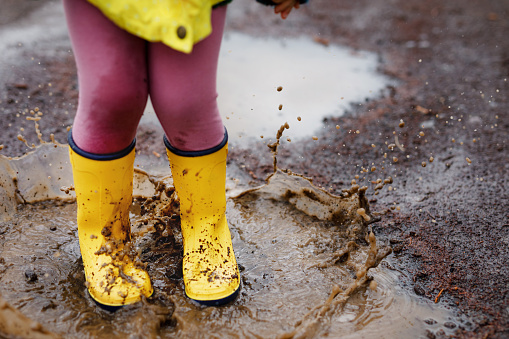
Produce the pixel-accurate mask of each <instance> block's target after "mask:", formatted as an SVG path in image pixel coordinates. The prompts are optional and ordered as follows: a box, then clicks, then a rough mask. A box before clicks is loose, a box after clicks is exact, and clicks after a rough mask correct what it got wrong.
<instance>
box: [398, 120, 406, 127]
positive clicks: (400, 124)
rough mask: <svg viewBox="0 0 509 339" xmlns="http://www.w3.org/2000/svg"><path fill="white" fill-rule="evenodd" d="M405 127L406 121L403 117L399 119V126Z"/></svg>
mask: <svg viewBox="0 0 509 339" xmlns="http://www.w3.org/2000/svg"><path fill="white" fill-rule="evenodd" d="M403 127H405V122H404V121H403V119H401V120H400V121H399V128H403Z"/></svg>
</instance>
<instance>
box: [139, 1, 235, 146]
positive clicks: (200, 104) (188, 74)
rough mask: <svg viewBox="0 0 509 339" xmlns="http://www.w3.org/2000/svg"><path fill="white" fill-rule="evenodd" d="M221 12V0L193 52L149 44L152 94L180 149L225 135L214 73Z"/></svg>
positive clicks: (217, 141)
mask: <svg viewBox="0 0 509 339" xmlns="http://www.w3.org/2000/svg"><path fill="white" fill-rule="evenodd" d="M225 16H226V7H225V6H223V7H219V8H217V9H214V10H213V11H212V34H211V35H210V36H208V37H207V38H206V39H204V40H203V41H200V42H199V43H197V44H196V45H195V46H194V48H193V51H192V53H191V54H184V53H181V52H177V51H175V50H173V49H171V48H169V47H167V46H165V45H163V44H161V43H151V44H149V52H148V53H149V55H148V59H149V81H150V98H151V100H152V104H153V105H154V109H155V111H156V114H157V116H158V118H159V121H160V122H161V125H162V126H163V128H164V131H165V133H166V136H167V137H168V139H169V141H170V143H171V144H172V145H173V146H174V147H176V148H178V149H180V150H183V151H199V150H204V149H209V148H211V147H214V146H217V145H218V144H220V143H221V141H222V140H223V138H224V125H223V122H222V120H221V116H220V115H219V110H218V108H217V102H216V98H217V92H216V73H217V62H218V58H219V48H220V46H221V40H222V36H223V28H224V21H225Z"/></svg>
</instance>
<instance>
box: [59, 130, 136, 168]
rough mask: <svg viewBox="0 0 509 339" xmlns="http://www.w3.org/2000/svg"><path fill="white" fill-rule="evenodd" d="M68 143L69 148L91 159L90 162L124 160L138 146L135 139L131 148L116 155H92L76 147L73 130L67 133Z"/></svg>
mask: <svg viewBox="0 0 509 339" xmlns="http://www.w3.org/2000/svg"><path fill="white" fill-rule="evenodd" d="M67 142H68V143H69V147H70V148H71V149H72V150H73V152H75V153H77V154H79V155H81V156H82V157H84V158H87V159H90V160H99V161H108V160H116V159H120V158H123V157H125V156H127V155H128V154H129V153H131V152H132V150H133V149H134V147H135V146H136V139H134V140H133V141H132V142H131V144H130V145H129V146H127V147H126V148H124V149H123V150H121V151H118V152H114V153H107V154H95V153H90V152H87V151H84V150H82V149H81V148H79V147H78V145H76V143H75V142H74V139H73V137H72V129H71V130H69V133H67Z"/></svg>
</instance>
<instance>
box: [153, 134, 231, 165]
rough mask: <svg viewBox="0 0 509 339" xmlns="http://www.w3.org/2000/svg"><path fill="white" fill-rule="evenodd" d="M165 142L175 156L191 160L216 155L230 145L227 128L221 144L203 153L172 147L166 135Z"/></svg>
mask: <svg viewBox="0 0 509 339" xmlns="http://www.w3.org/2000/svg"><path fill="white" fill-rule="evenodd" d="M163 141H164V145H165V146H166V148H167V149H168V151H170V152H171V153H173V154H175V155H179V156H181V157H190V158H192V157H201V156H204V155H209V154H212V153H216V152H217V151H219V150H221V149H223V147H224V146H225V145H226V144H227V143H228V132H227V131H226V128H225V129H224V138H223V140H222V141H221V142H220V143H219V145H217V146H214V147H211V148H208V149H205V150H202V151H182V150H180V149H178V148H176V147H174V146H172V144H171V143H170V141H169V140H168V138H167V137H166V134H165V135H163Z"/></svg>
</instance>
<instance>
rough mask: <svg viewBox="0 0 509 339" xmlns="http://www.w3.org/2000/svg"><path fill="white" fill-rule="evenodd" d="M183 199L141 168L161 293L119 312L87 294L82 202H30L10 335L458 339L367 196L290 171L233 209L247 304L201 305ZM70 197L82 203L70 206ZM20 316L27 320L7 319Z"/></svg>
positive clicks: (1, 227)
mask: <svg viewBox="0 0 509 339" xmlns="http://www.w3.org/2000/svg"><path fill="white" fill-rule="evenodd" d="M66 151H67V150H66V148H65V147H63V146H58V145H57V147H53V145H46V146H44V147H41V148H39V149H37V150H36V152H35V154H31V155H28V156H27V157H32V160H30V161H33V162H34V163H35V162H37V161H40V162H42V163H44V161H46V160H45V159H47V158H48V157H49V158H51V159H52V160H51V161H52V162H51V163H52V164H53V166H51V167H52V168H54V169H55V171H56V169H58V171H60V172H59V173H64V172H65V169H64V168H63V167H65V164H64V162H65V160H62V162H61V163H59V162H58V161H59V160H58V159H65V156H64V154H65V152H66ZM43 154H45V155H46V156H43ZM61 157H62V158H61ZM35 159H38V160H35ZM16 161H19V162H22V163H24V162H25V161H28V160H27V159H26V158H23V159H17V160H12V161H10V163H9V164H11V165H12V166H13V167H16ZM57 164H58V165H62V166H56V165H57ZM39 165H40V164H39ZM46 167H49V166H46ZM50 174H51V173H50ZM34 177H35V176H34ZM42 177H43V178H46V174H44V175H43V176H42ZM48 177H52V178H53V180H54V181H56V179H57V178H58V179H59V180H58V182H57V183H54V185H51V184H48V185H42V186H37V185H35V186H37V187H50V188H51V187H54V186H55V185H59V184H61V183H62V182H66V180H68V178H65V177H64V176H63V175H61V176H58V175H49V176H48ZM16 185H18V187H21V188H22V187H23V183H20V182H17V183H16ZM156 187H157V189H156ZM64 191H65V189H64ZM172 191H173V190H172V186H171V178H169V177H164V176H152V175H150V173H147V172H143V171H137V175H136V185H135V195H136V196H138V197H139V198H138V199H137V200H136V201H135V203H133V206H132V213H131V223H132V230H133V233H134V235H133V238H134V242H135V245H136V247H137V249H138V252H139V253H140V255H141V258H142V260H143V261H145V262H147V263H148V264H149V265H148V271H149V274H150V276H151V279H152V282H153V285H154V288H155V291H156V292H155V293H154V295H153V296H152V297H151V298H150V299H148V300H146V301H143V302H140V303H138V304H135V305H131V306H127V307H124V308H122V309H119V310H117V311H116V312H111V311H109V310H104V309H101V308H100V307H98V306H97V305H96V304H95V303H94V302H93V301H92V299H91V298H90V297H89V296H88V293H87V290H86V288H85V286H84V282H85V280H84V274H83V267H82V264H81V260H80V252H79V244H78V240H77V227H76V221H75V219H76V209H75V204H74V203H73V202H72V195H66V193H65V192H61V196H60V198H59V199H60V200H55V199H52V200H49V201H46V202H34V203H31V204H21V205H18V206H17V211H16V212H15V213H14V214H11V215H10V217H9V218H5V221H3V222H2V223H0V295H1V297H0V298H3V299H4V300H0V333H1V332H4V333H8V334H11V335H12V334H18V335H19V334H20V332H19V331H20V327H19V326H18V327H16V328H13V327H12V326H11V327H9V326H6V322H7V323H9V324H12V321H13V320H12V319H16V320H17V321H19V323H20V324H22V325H21V328H22V329H23V330H25V331H32V333H36V334H38V335H44V336H50V337H51V336H57V335H61V336H63V337H80V338H81V337H89V338H103V337H112V336H130V337H154V338H157V337H160V338H167V337H168V338H169V337H182V338H194V337H210V338H214V337H233V338H235V337H250V338H267V337H269V338H270V337H272V338H274V337H292V336H293V337H324V336H329V337H339V336H341V337H347V338H362V337H370V336H377V337H387V338H398V337H399V338H404V337H409V336H413V337H416V336H417V337H418V336H424V335H425V334H426V330H431V331H433V332H435V331H436V330H440V329H441V330H443V331H444V332H445V333H452V330H450V329H448V328H447V327H444V326H443V324H444V323H445V322H451V321H452V322H454V321H456V322H457V320H455V319H454V318H453V317H452V314H451V313H450V312H448V311H447V310H445V309H441V308H437V307H434V306H433V305H431V304H429V303H427V302H424V301H422V300H419V299H418V298H416V297H414V296H412V295H409V294H408V293H407V292H404V291H403V290H402V289H400V288H398V287H397V280H398V274H399V273H398V272H397V271H394V270H390V269H388V267H390V265H389V264H384V263H385V260H384V261H382V259H383V258H384V257H385V256H386V255H387V254H388V253H389V252H388V248H386V247H384V246H381V245H380V244H377V243H376V239H375V237H374V235H371V236H370V234H371V233H370V230H369V224H368V222H367V221H366V219H367V218H366V217H363V216H362V215H361V214H362V213H361V214H359V212H358V210H359V208H361V207H362V208H364V209H365V211H366V216H369V215H370V212H369V206H368V204H367V200H366V199H365V198H364V197H363V194H364V191H363V190H362V189H360V190H359V189H358V188H356V189H353V190H352V189H351V190H350V192H346V193H345V194H344V197H335V196H332V195H330V194H328V193H326V192H324V191H321V190H319V189H317V188H316V187H314V186H313V185H312V184H311V183H310V182H309V181H308V180H306V179H305V178H302V177H300V176H298V175H291V174H288V173H283V172H281V171H278V172H277V173H275V174H274V175H273V176H272V177H271V178H270V181H269V183H268V184H267V185H265V186H262V187H260V188H256V189H251V190H249V191H244V192H243V193H241V194H239V195H236V196H234V197H231V198H230V199H229V201H228V205H227V215H228V219H229V222H230V225H231V230H232V236H233V244H234V247H235V249H236V255H237V258H238V263H239V265H240V267H241V275H242V291H241V293H240V295H239V297H238V299H237V300H236V301H235V302H233V303H232V304H230V305H226V306H223V307H209V308H204V307H201V306H198V305H196V304H194V303H193V302H191V301H190V300H189V299H187V298H186V297H185V295H184V291H183V283H182V275H181V272H180V271H181V266H180V263H181V259H182V253H181V248H182V239H181V235H180V231H179V220H178V217H177V215H178V203H177V202H176V200H175V195H173V194H172ZM26 192H30V190H27V189H24V190H23V189H22V190H21V191H19V192H18V195H21V196H22V197H23V198H24V199H25V200H27V199H28V197H29V195H28V193H26ZM32 194H33V195H35V196H37V195H39V194H35V193H33V192H32ZM54 194H56V193H54ZM65 197H68V199H67V200H70V201H62V199H64V198H65ZM34 199H35V198H34ZM18 200H19V199H18ZM28 200H29V201H30V199H28ZM34 201H37V200H36V199H35V200H34ZM371 217H372V216H371ZM380 262H382V264H381V265H378V264H379V263H380ZM377 265H378V267H377V268H371V267H374V266H377ZM366 271H367V273H366ZM15 309H18V310H19V311H20V312H21V313H22V316H21V315H19V314H18V315H17V316H13V315H12V314H10V313H9V315H7V312H13V311H14V310H15ZM23 317H26V318H23ZM23 324H24V325H23ZM43 329H45V330H46V331H47V332H41V331H42V330H43ZM48 333H49V334H48Z"/></svg>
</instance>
